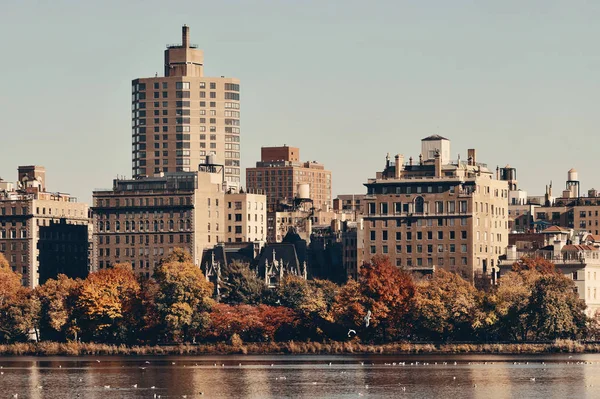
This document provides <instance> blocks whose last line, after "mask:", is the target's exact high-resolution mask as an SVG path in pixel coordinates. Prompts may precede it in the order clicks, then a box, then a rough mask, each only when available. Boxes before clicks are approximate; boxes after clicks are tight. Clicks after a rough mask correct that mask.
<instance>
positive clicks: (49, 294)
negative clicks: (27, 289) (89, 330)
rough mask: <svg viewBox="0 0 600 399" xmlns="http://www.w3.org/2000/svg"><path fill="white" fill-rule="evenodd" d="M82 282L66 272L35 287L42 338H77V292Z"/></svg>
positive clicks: (56, 339)
mask: <svg viewBox="0 0 600 399" xmlns="http://www.w3.org/2000/svg"><path fill="white" fill-rule="evenodd" d="M81 284H82V282H81V281H79V280H73V279H71V278H69V277H67V276H65V275H64V274H59V275H58V277H57V279H56V280H54V279H49V280H47V281H46V282H45V283H44V284H43V285H40V286H38V287H37V288H36V289H35V295H36V297H37V298H38V299H39V301H40V306H41V312H40V333H41V338H42V339H44V340H51V341H66V340H67V339H69V338H75V332H76V331H77V326H76V325H75V323H74V318H73V309H74V307H75V301H76V299H75V298H74V295H75V292H76V291H77V289H78V288H79V286H80V285H81Z"/></svg>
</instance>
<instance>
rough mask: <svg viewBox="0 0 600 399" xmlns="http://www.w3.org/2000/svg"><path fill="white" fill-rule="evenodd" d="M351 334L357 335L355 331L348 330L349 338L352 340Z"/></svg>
mask: <svg viewBox="0 0 600 399" xmlns="http://www.w3.org/2000/svg"><path fill="white" fill-rule="evenodd" d="M350 334H354V335H356V331H355V330H348V338H350Z"/></svg>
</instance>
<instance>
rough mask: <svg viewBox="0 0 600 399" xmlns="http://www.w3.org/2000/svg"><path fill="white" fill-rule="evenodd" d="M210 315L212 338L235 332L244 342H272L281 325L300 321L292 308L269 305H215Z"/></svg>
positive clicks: (226, 335) (224, 337) (219, 337)
mask: <svg viewBox="0 0 600 399" xmlns="http://www.w3.org/2000/svg"><path fill="white" fill-rule="evenodd" d="M210 318H211V324H212V325H211V328H210V333H209V334H210V336H211V337H213V338H217V339H229V338H230V337H231V336H232V335H233V334H237V335H239V336H240V337H241V338H242V339H243V340H244V341H274V340H275V336H276V335H277V334H278V332H279V331H280V329H281V328H282V327H284V326H285V327H294V326H295V325H297V324H298V321H299V320H298V317H297V315H296V313H295V312H294V311H293V310H291V309H289V308H286V307H283V306H277V307H274V306H268V305H259V306H251V305H235V306H231V305H224V304H217V305H215V306H214V308H213V311H212V313H211V315H210Z"/></svg>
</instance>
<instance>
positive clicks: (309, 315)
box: [269, 276, 339, 339]
mask: <svg viewBox="0 0 600 399" xmlns="http://www.w3.org/2000/svg"><path fill="white" fill-rule="evenodd" d="M338 288H339V287H338V286H337V285H336V284H334V283H331V282H329V281H325V280H312V281H307V280H305V279H303V278H301V277H298V276H286V277H284V278H283V279H282V281H280V284H279V285H278V286H277V287H276V288H275V290H274V292H272V295H271V296H270V298H269V301H270V302H271V304H274V305H280V306H285V307H288V308H290V309H292V310H294V311H295V312H296V313H297V314H298V315H299V316H300V319H301V324H300V326H299V328H301V329H302V330H303V331H304V333H303V334H304V336H306V337H310V338H313V339H322V338H324V337H325V336H326V332H327V331H328V330H329V329H330V327H331V323H332V322H333V316H332V313H331V310H332V305H333V298H334V297H335V295H336V292H337V289H338Z"/></svg>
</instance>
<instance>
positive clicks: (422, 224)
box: [364, 135, 509, 278]
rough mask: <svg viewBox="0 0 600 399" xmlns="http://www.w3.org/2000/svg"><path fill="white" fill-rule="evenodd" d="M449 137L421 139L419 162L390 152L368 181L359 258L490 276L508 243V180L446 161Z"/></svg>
mask: <svg viewBox="0 0 600 399" xmlns="http://www.w3.org/2000/svg"><path fill="white" fill-rule="evenodd" d="M449 154H450V141H449V140H448V139H446V138H444V137H441V136H438V135H434V136H430V137H426V138H424V139H423V140H422V141H421V154H420V155H419V160H418V161H416V162H415V161H413V158H412V157H411V158H410V159H409V162H407V163H405V162H404V156H402V155H400V154H398V155H396V157H395V160H394V161H391V160H390V159H389V157H387V159H386V165H385V169H384V170H383V172H378V173H377V175H376V178H374V179H369V181H368V182H367V183H366V184H365V186H366V187H367V196H366V198H365V201H366V204H365V205H366V214H365V215H364V223H365V224H364V230H365V236H364V246H365V251H364V260H365V261H366V262H368V261H369V260H370V259H371V258H372V257H373V256H374V255H378V254H382V255H385V256H388V257H389V258H390V259H391V261H392V263H393V264H395V265H396V266H398V267H402V268H404V269H406V270H411V271H417V272H421V273H431V272H433V271H435V269H436V268H442V269H446V270H450V271H454V272H458V273H460V274H462V275H463V276H465V277H467V278H474V277H477V276H481V275H488V276H489V275H490V274H491V273H492V272H493V271H494V270H495V268H497V266H498V259H499V257H500V256H501V255H504V253H505V252H504V251H505V248H506V247H505V245H507V244H508V232H509V230H508V220H509V217H508V193H509V189H508V184H507V182H506V181H502V180H498V179H494V174H493V173H492V172H491V171H490V170H489V169H488V168H487V166H486V165H485V164H483V163H479V162H477V160H476V153H475V150H474V149H470V150H468V158H467V160H466V161H461V160H460V159H459V160H457V161H453V160H450V158H449Z"/></svg>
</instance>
